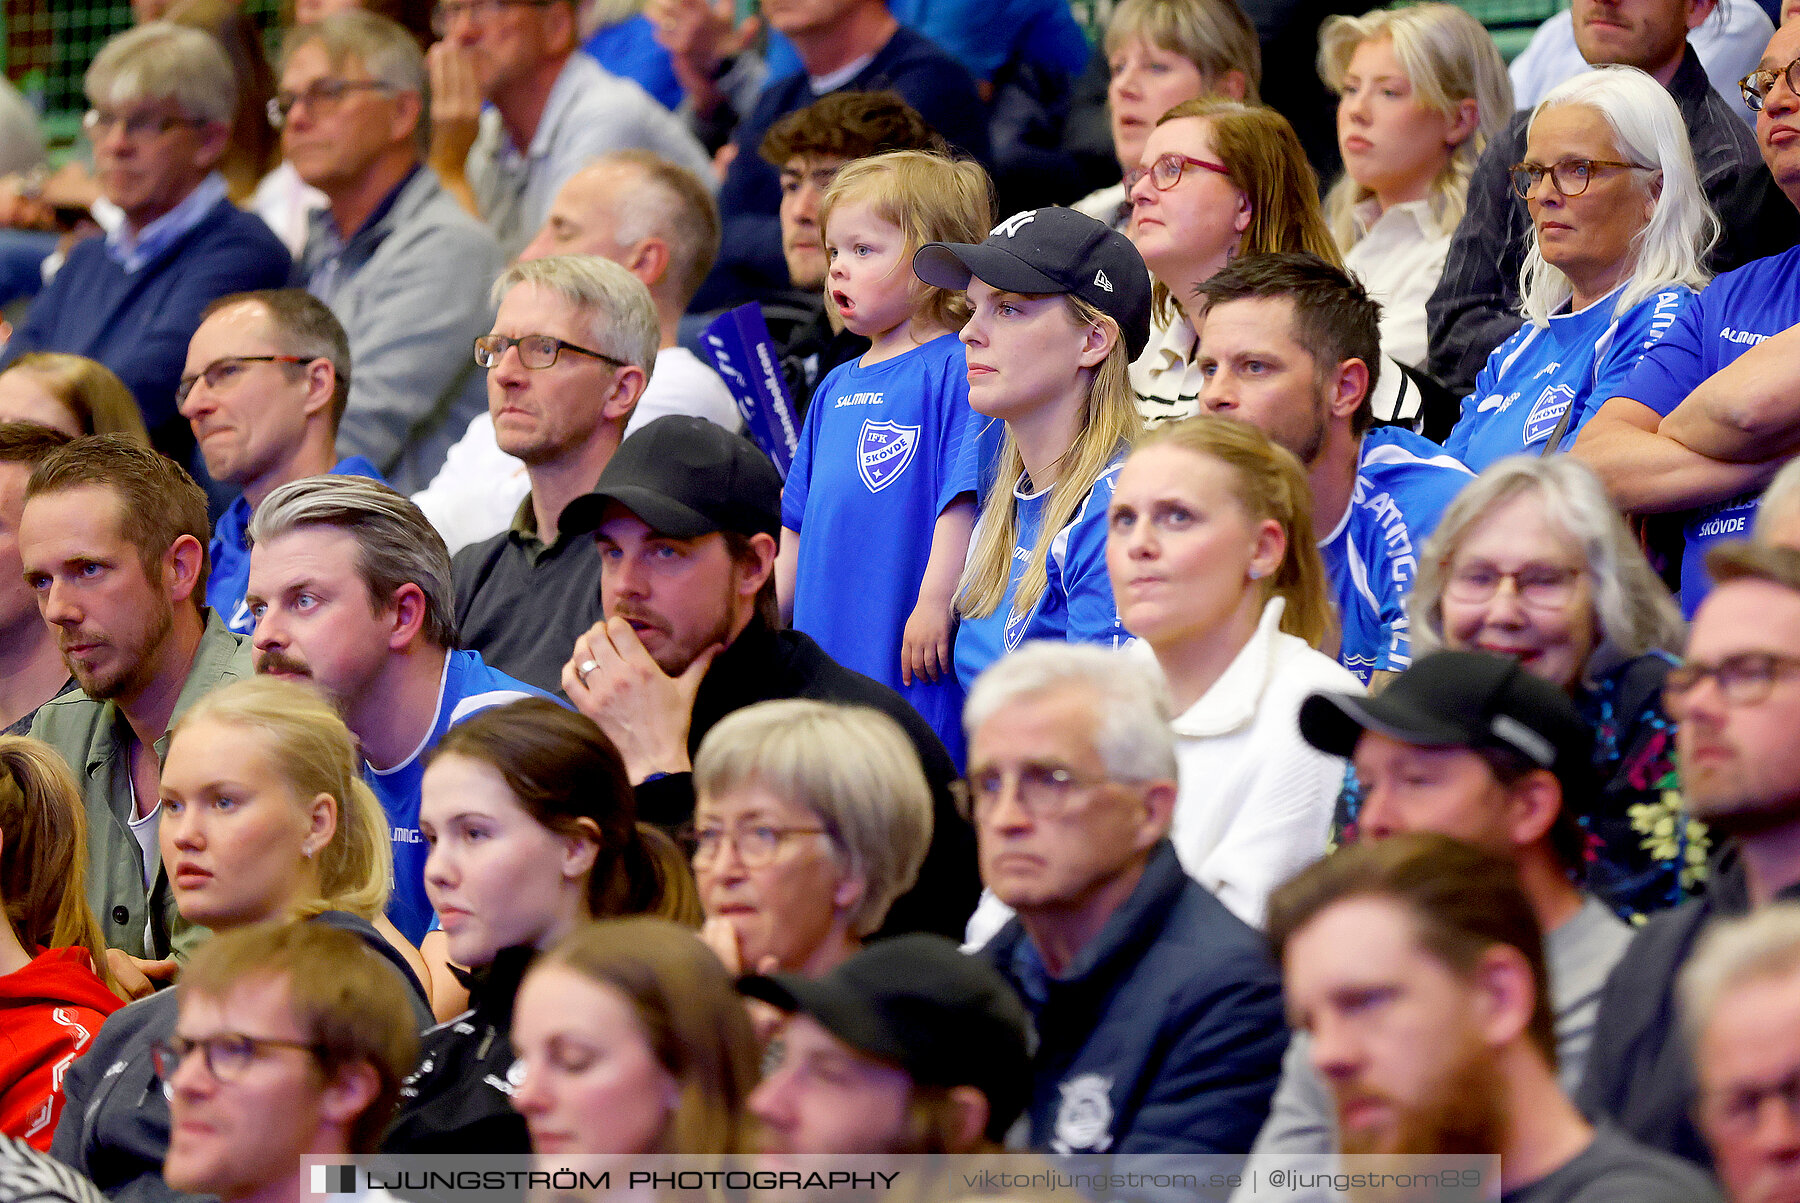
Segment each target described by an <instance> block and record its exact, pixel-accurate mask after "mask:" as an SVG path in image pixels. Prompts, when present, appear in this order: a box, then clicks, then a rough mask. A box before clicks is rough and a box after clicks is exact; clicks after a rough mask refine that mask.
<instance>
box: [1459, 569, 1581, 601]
mask: <svg viewBox="0 0 1800 1203" xmlns="http://www.w3.org/2000/svg"><path fill="white" fill-rule="evenodd" d="M1581 574H1582V570H1581V569H1579V568H1559V567H1557V566H1556V565H1554V564H1527V565H1525V566H1524V567H1522V568H1518V569H1515V570H1514V571H1512V572H1501V571H1500V570H1499V569H1498V568H1495V567H1494V566H1493V565H1492V564H1480V563H1476V564H1465V565H1463V566H1462V567H1460V568H1454V569H1452V570H1451V571H1450V574H1449V576H1448V577H1447V578H1446V579H1445V581H1444V597H1445V598H1446V599H1448V600H1450V601H1454V602H1461V603H1463V604H1464V605H1470V606H1477V605H1480V604H1481V603H1482V602H1485V601H1488V600H1489V599H1490V598H1492V597H1493V596H1494V595H1495V594H1496V593H1498V592H1499V591H1500V582H1501V581H1511V582H1512V588H1513V595H1514V596H1516V597H1517V598H1518V599H1519V600H1520V601H1521V602H1523V603H1524V604H1525V605H1526V606H1528V607H1530V608H1531V609H1533V610H1560V609H1562V608H1563V607H1565V606H1567V605H1568V604H1569V602H1570V601H1572V600H1573V599H1574V597H1575V584H1576V582H1577V581H1579V580H1580V579H1581Z"/></svg>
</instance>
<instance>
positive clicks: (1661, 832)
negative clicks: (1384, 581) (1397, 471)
mask: <svg viewBox="0 0 1800 1203" xmlns="http://www.w3.org/2000/svg"><path fill="white" fill-rule="evenodd" d="M1409 611H1410V615H1411V618H1412V639H1413V655H1414V656H1421V655H1424V654H1425V653H1427V652H1430V651H1434V650H1436V649H1438V648H1451V649H1454V650H1462V651H1486V652H1493V653H1496V654H1499V655H1504V656H1511V657H1513V658H1515V659H1517V660H1518V661H1519V664H1520V665H1521V667H1523V668H1525V669H1526V670H1527V671H1528V672H1530V673H1531V674H1532V675H1534V676H1537V677H1542V678H1543V679H1544V680H1546V681H1549V682H1550V683H1552V684H1553V685H1557V686H1559V687H1561V688H1562V689H1564V690H1567V691H1568V693H1569V695H1570V697H1571V698H1572V699H1573V700H1574V702H1575V707H1576V709H1577V710H1579V711H1580V712H1581V714H1582V716H1583V717H1584V718H1586V719H1587V720H1588V722H1590V723H1591V724H1593V727H1594V732H1595V740H1594V767H1595V770H1596V772H1595V777H1596V779H1597V781H1598V782H1599V786H1600V788H1599V792H1598V793H1597V794H1595V795H1594V796H1593V797H1590V798H1578V799H1572V800H1570V801H1571V803H1572V804H1573V805H1575V806H1576V807H1578V811H1577V817H1578V819H1579V820H1580V823H1581V827H1582V830H1583V832H1584V834H1585V835H1586V837H1587V846H1586V861H1587V863H1586V865H1585V866H1584V870H1585V871H1584V880H1583V883H1582V884H1583V885H1584V887H1585V888H1586V889H1587V891H1588V892H1589V893H1591V894H1595V895H1597V896H1598V897H1600V898H1601V899H1602V900H1603V901H1605V902H1607V903H1608V904H1610V905H1611V906H1612V907H1613V909H1614V910H1616V911H1617V912H1618V913H1619V914H1620V915H1622V916H1624V917H1626V918H1632V919H1635V918H1636V917H1638V916H1641V915H1644V914H1647V913H1649V912H1651V911H1655V910H1659V909H1662V908H1663V907H1668V906H1673V905H1675V904H1676V903H1678V902H1680V901H1682V900H1683V899H1684V898H1686V897H1687V896H1688V895H1689V894H1690V893H1692V892H1694V890H1695V887H1697V886H1698V885H1699V884H1700V882H1701V881H1702V880H1703V878H1704V876H1705V872H1706V850H1707V844H1708V841H1707V838H1706V834H1705V831H1704V829H1703V828H1702V827H1701V826H1700V825H1699V824H1698V823H1695V822H1694V821H1693V820H1691V819H1689V818H1688V817H1687V813H1686V811H1685V810H1684V809H1683V808H1682V805H1681V797H1680V788H1681V786H1680V778H1679V775H1678V773H1677V769H1676V765H1675V759H1674V753H1675V747H1674V734H1675V731H1674V723H1673V722H1672V721H1671V720H1670V719H1669V717H1668V716H1667V715H1666V714H1665V713H1664V712H1663V709H1662V682H1663V678H1664V676H1666V675H1667V674H1668V671H1669V669H1670V668H1671V667H1672V666H1673V665H1674V663H1675V660H1674V657H1673V656H1671V655H1670V650H1671V649H1674V648H1679V647H1680V646H1682V644H1683V643H1684V642H1685V632H1684V631H1683V628H1682V623H1681V615H1680V613H1679V611H1678V610H1677V609H1676V608H1675V602H1674V599H1673V598H1671V597H1670V596H1669V591H1668V589H1666V588H1665V587H1664V586H1663V584H1662V582H1661V581H1660V580H1659V579H1658V578H1657V576H1656V572H1655V570H1653V569H1652V568H1651V567H1650V564H1649V562H1648V561H1646V560H1645V559H1644V553H1643V552H1642V551H1641V550H1640V549H1639V547H1638V543H1637V540H1636V539H1635V538H1634V537H1633V536H1632V534H1631V531H1630V530H1629V529H1628V528H1627V527H1626V525H1625V522H1624V520H1623V519H1622V518H1621V517H1620V516H1619V513H1618V511H1617V510H1616V509H1615V508H1614V507H1613V505H1612V503H1611V501H1610V500H1609V499H1608V498H1607V495H1606V491H1605V490H1604V489H1603V488H1602V487H1601V485H1600V481H1599V480H1598V478H1596V477H1595V476H1594V474H1593V472H1592V471H1590V470H1589V469H1588V468H1587V467H1586V465H1584V464H1582V463H1580V462H1579V461H1577V460H1575V459H1572V458H1570V457H1568V456H1560V455H1558V456H1547V457H1546V456H1525V455H1519V456H1512V457H1509V458H1507V459H1503V460H1501V461H1499V462H1498V463H1496V464H1494V465H1493V466H1492V467H1490V468H1489V469H1488V470H1487V471H1485V472H1483V473H1482V474H1481V475H1480V476H1479V477H1477V478H1476V479H1475V480H1474V482H1473V483H1471V484H1469V485H1468V486H1467V487H1465V488H1464V489H1463V491H1462V492H1461V493H1459V494H1458V495H1457V497H1456V500H1455V501H1454V502H1452V503H1451V504H1450V507H1449V508H1448V509H1446V510H1445V511H1444V516H1443V519H1442V520H1441V521H1440V522H1439V523H1438V528H1437V531H1436V532H1435V533H1434V534H1433V535H1432V538H1431V540H1430V541H1429V542H1428V543H1426V545H1425V549H1424V552H1423V554H1421V556H1420V557H1419V575H1418V577H1417V578H1416V580H1415V581H1414V583H1413V593H1412V598H1411V602H1410V607H1409ZM1352 814H1353V811H1352Z"/></svg>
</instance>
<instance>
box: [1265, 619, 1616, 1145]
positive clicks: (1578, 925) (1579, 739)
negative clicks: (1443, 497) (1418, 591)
mask: <svg viewBox="0 0 1800 1203" xmlns="http://www.w3.org/2000/svg"><path fill="white" fill-rule="evenodd" d="M1300 732H1301V734H1302V735H1304V736H1305V737H1306V740H1307V742H1308V743H1310V744H1312V745H1313V746H1314V747H1316V748H1318V749H1319V750H1320V751H1322V752H1327V753H1329V754H1331V755H1333V756H1342V757H1345V758H1347V759H1350V760H1351V761H1352V762H1353V763H1354V764H1355V766H1356V779H1357V784H1358V787H1359V789H1358V800H1357V805H1356V807H1355V808H1354V809H1353V811H1352V820H1353V821H1352V822H1351V823H1350V824H1349V825H1348V826H1347V827H1346V829H1345V838H1346V840H1347V841H1349V840H1381V839H1386V838H1388V837H1389V836H1395V835H1407V834H1411V833H1415V832H1430V833H1433V834H1437V835H1447V836H1452V837H1455V838H1456V839H1460V840H1463V841H1464V842H1466V843H1469V844H1473V845H1475V846H1476V847H1479V848H1481V849H1482V850H1483V851H1485V852H1488V853H1491V854H1493V855H1495V856H1498V857H1500V858H1501V859H1503V860H1505V861H1506V862H1508V863H1510V864H1512V865H1513V866H1514V867H1515V868H1516V869H1517V872H1518V879H1519V887H1520V890H1521V892H1522V893H1523V894H1524V896H1525V899H1526V901H1527V902H1528V903H1529V904H1530V907H1531V910H1532V913H1533V914H1534V915H1535V917H1536V919H1537V923H1538V927H1539V928H1540V929H1541V930H1542V932H1543V934H1544V957H1545V960H1546V962H1547V963H1548V967H1549V974H1548V985H1549V993H1550V1004H1551V1009H1552V1011H1553V1013H1554V1020H1555V1034H1556V1056H1557V1070H1558V1077H1559V1080H1560V1081H1561V1083H1562V1085H1563V1088H1564V1089H1565V1090H1569V1091H1572V1090H1573V1089H1574V1088H1575V1085H1576V1084H1577V1083H1578V1082H1580V1080H1581V1071H1582V1067H1583V1065H1584V1064H1585V1062H1586V1059H1587V1050H1588V1044H1589V1042H1590V1041H1591V1040H1592V1038H1593V1032H1594V1016H1595V1013H1596V1012H1597V1011H1598V1010H1599V1006H1600V989H1601V987H1602V986H1603V985H1605V983H1606V975H1607V973H1608V972H1609V971H1610V970H1611V969H1612V967H1613V965H1614V964H1615V963H1616V962H1617V961H1618V959H1619V957H1620V956H1622V955H1623V954H1624V952H1625V946H1626V945H1627V944H1628V943H1630V941H1631V929H1630V928H1629V927H1628V926H1626V924H1625V923H1624V922H1623V921H1622V920H1620V919H1619V918H1618V917H1617V916H1615V915H1614V914H1613V913H1612V911H1611V910H1610V909H1609V908H1608V907H1607V906H1606V904H1605V903H1603V902H1601V901H1600V900H1599V899H1597V898H1595V897H1593V896H1592V895H1589V894H1585V893H1583V892H1582V891H1581V890H1580V889H1579V888H1577V886H1576V885H1575V884H1574V882H1573V881H1572V880H1571V877H1572V876H1574V877H1576V878H1578V877H1579V874H1580V872H1581V868H1582V864H1583V856H1582V852H1583V839H1582V833H1581V827H1580V824H1579V821H1578V820H1577V818H1576V816H1575V813H1574V808H1575V807H1576V806H1578V805H1580V804H1581V802H1582V801H1584V800H1585V799H1587V798H1590V797H1591V796H1592V789H1593V786H1592V773H1591V768H1590V766H1591V763H1592V756H1593V742H1594V737H1593V732H1592V731H1591V730H1590V729H1589V727H1588V726H1587V724H1586V723H1584V722H1583V721H1582V719H1581V716H1580V715H1579V714H1578V713H1577V712H1576V710H1575V707H1574V704H1573V703H1572V702H1570V701H1569V698H1568V695H1567V694H1565V693H1563V691H1562V690H1560V689H1558V688H1556V687H1555V686H1554V685H1551V684H1550V683H1549V682H1547V681H1544V680H1542V679H1540V678H1538V677H1534V676H1532V675H1531V674H1530V673H1529V672H1526V671H1525V670H1524V669H1523V668H1521V667H1520V666H1519V665H1518V663H1517V662H1516V661H1513V660H1511V659H1507V658H1505V657H1501V656H1495V655H1491V654H1489V653H1486V652H1436V653H1433V654H1432V655H1429V656H1426V657H1424V658H1422V659H1420V660H1419V661H1418V663H1416V664H1414V665H1413V666H1412V667H1411V668H1409V669H1407V670H1406V671H1405V672H1403V673H1401V674H1400V675H1399V676H1398V677H1396V678H1394V683H1393V684H1392V685H1390V686H1389V687H1388V688H1387V689H1386V690H1385V691H1383V692H1382V693H1380V694H1378V695H1376V696H1375V697H1365V696H1362V695H1360V694H1339V693H1315V694H1313V695H1312V696H1311V697H1309V698H1307V699H1306V702H1305V704H1304V705H1303V706H1302V707H1301V710H1300ZM1332 1112H1333V1108H1332V1104H1331V1099H1330V1095H1329V1094H1328V1093H1327V1089H1326V1085H1325V1082H1324V1080H1323V1079H1322V1078H1321V1077H1320V1076H1319V1074H1318V1073H1317V1071H1315V1070H1314V1069H1313V1063H1312V1049H1311V1046H1310V1041H1309V1038H1308V1037H1307V1036H1306V1035H1305V1034H1304V1033H1300V1034H1296V1035H1295V1037H1294V1041H1293V1043H1292V1044H1290V1045H1289V1046H1288V1052H1287V1056H1286V1059H1285V1060H1284V1062H1283V1064H1282V1077H1281V1085H1280V1086H1279V1087H1277V1088H1276V1091H1275V1099H1274V1102H1273V1103H1271V1105H1270V1108H1269V1122H1268V1123H1266V1124H1264V1125H1263V1130H1262V1132H1261V1133H1260V1134H1258V1136H1257V1138H1256V1146H1255V1150H1254V1151H1255V1152H1256V1153H1258V1154H1264V1153H1267V1154H1283V1155H1292V1154H1309V1153H1327V1152H1331V1151H1333V1148H1334V1143H1335V1141H1334V1136H1335V1129H1334V1126H1333V1124H1332V1120H1331V1116H1332Z"/></svg>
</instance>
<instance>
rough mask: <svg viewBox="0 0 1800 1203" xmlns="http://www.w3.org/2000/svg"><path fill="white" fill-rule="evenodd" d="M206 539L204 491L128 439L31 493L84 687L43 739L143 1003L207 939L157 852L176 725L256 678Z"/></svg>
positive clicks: (68, 458)
mask: <svg viewBox="0 0 1800 1203" xmlns="http://www.w3.org/2000/svg"><path fill="white" fill-rule="evenodd" d="M210 534H211V530H210V524H209V523H208V522H207V516H206V495H205V494H204V493H203V492H201V490H200V487H199V486H198V485H196V484H195V483H194V481H193V479H192V478H191V477H189V476H188V474H187V473H186V472H184V471H182V470H181V468H180V467H179V466H177V465H176V464H175V463H174V462H173V461H172V460H169V459H166V458H164V457H163V456H161V455H158V454H157V453H156V452H154V451H151V450H150V449H148V448H146V447H140V446H138V445H136V444H135V443H133V442H131V441H130V440H129V439H126V438H123V437H121V436H118V435H102V436H98V437H95V438H86V439H77V440H75V441H74V442H72V443H70V444H68V445H67V446H65V447H63V448H61V449H59V450H58V451H56V452H54V453H53V454H51V455H50V456H49V457H48V458H46V459H45V460H44V461H43V462H42V463H40V464H39V465H38V466H37V467H36V468H35V469H34V470H33V471H32V474H31V479H30V481H29V482H28V483H27V484H26V486H25V511H24V514H23V516H22V517H21V518H20V520H19V558H20V560H21V562H22V563H23V565H24V569H25V582H26V584H28V585H30V586H31V588H32V589H33V590H34V591H36V593H37V603H38V609H39V611H40V612H41V613H42V614H43V616H44V621H45V622H47V623H49V624H50V625H52V626H53V627H55V628H56V630H57V646H58V648H59V649H60V651H61V652H62V657H63V661H64V663H66V664H67V665H68V668H69V673H70V674H71V675H72V676H73V677H74V678H75V681H76V683H77V684H78V685H80V686H81V690H80V692H74V691H71V692H69V693H66V694H63V695H62V696H60V697H57V698H52V699H51V700H50V701H49V702H46V703H45V704H44V706H43V707H42V708H41V709H40V710H39V711H38V715H37V718H36V719H35V720H34V721H33V723H32V725H31V733H32V734H33V735H35V736H36V737H38V738H39V739H41V740H43V741H44V742H45V743H48V744H49V745H50V746H51V747H53V748H55V749H56V750H57V751H58V752H60V753H62V755H63V758H64V759H65V760H67V761H68V762H69V767H70V768H71V769H73V770H74V773H75V779H76V781H77V782H79V783H80V785H81V790H82V800H83V802H84V803H85V804H86V807H87V826H88V871H87V893H88V905H90V906H91V907H93V909H94V914H95V916H96V917H98V918H99V920H100V925H101V928H102V930H103V931H104V933H105V936H106V944H107V947H108V949H109V950H112V951H113V954H114V955H111V956H110V958H109V959H110V961H111V963H112V969H113V972H114V974H115V975H116V976H117V977H118V978H119V980H120V982H121V983H122V984H123V985H124V986H125V987H126V988H127V989H128V990H130V991H131V992H132V993H133V994H143V993H148V992H149V990H150V988H151V980H152V979H160V980H168V979H169V978H170V977H172V975H173V972H174V966H175V962H174V961H173V960H170V959H167V958H169V957H170V956H171V954H172V953H173V952H176V951H180V952H183V953H185V952H186V951H188V950H189V949H190V948H191V947H192V946H193V945H194V944H196V943H198V941H199V939H200V938H202V937H204V935H205V932H204V931H203V930H202V929H199V928H192V927H189V926H188V925H187V924H185V923H184V922H183V921H182V919H181V916H180V914H179V912H177V910H176V909H175V900H174V896H173V895H172V893H171V892H170V890H169V882H168V877H167V876H166V875H165V874H164V873H163V870H162V864H161V858H160V856H159V854H158V852H157V845H156V827H157V820H158V817H159V815H160V813H161V803H160V796H161V793H160V787H161V770H162V757H163V754H164V753H165V752H166V751H167V750H168V741H169V729H170V728H171V727H173V726H174V725H175V722H176V720H178V719H179V718H180V717H181V715H182V714H183V713H184V712H185V711H186V710H187V708H188V707H189V706H191V705H193V703H194V702H195V701H197V700H198V699H199V698H200V697H201V696H202V695H203V694H205V693H207V692H208V691H209V690H212V689H215V688H217V687H218V686H220V685H224V684H227V683H229V682H231V681H235V680H238V679H239V678H240V677H247V676H249V675H250V672H251V664H250V648H249V645H248V644H246V643H245V642H244V641H243V640H242V639H240V638H239V637H238V636H236V635H234V634H232V633H231V631H229V630H228V629H226V627H225V624H224V622H223V621H221V620H220V618H219V616H218V615H217V614H216V613H214V612H213V611H211V610H209V609H207V608H206V606H205V605H204V604H203V600H202V599H204V597H205V596H206V572H207V559H206V542H207V539H208V537H209V536H210ZM134 961H135V963H134Z"/></svg>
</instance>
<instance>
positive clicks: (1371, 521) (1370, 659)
mask: <svg viewBox="0 0 1800 1203" xmlns="http://www.w3.org/2000/svg"><path fill="white" fill-rule="evenodd" d="M1361 456H1362V458H1361V462H1360V463H1359V464H1358V465H1357V469H1356V485H1355V488H1354V490H1353V492H1352V493H1351V497H1350V505H1349V507H1348V508H1346V509H1345V511H1344V515H1343V517H1342V518H1340V519H1339V520H1338V524H1337V528H1336V529H1335V530H1333V531H1332V532H1331V533H1330V534H1328V535H1326V536H1325V537H1324V538H1323V539H1321V540H1320V541H1319V554H1320V555H1321V556H1322V557H1323V558H1324V560H1325V571H1326V574H1327V575H1328V576H1329V577H1330V578H1331V594H1332V599H1333V600H1334V601H1335V602H1336V603H1337V611H1338V622H1339V623H1340V624H1341V625H1342V627H1343V642H1342V643H1341V644H1340V645H1339V648H1338V663H1340V664H1342V665H1343V666H1344V667H1345V668H1347V669H1349V670H1350V671H1351V672H1353V673H1355V674H1356V675H1357V677H1358V678H1360V679H1361V680H1362V681H1363V683H1364V684H1367V683H1368V681H1369V678H1370V677H1371V676H1373V675H1374V674H1375V673H1377V672H1398V671H1400V670H1401V669H1403V668H1405V667H1406V666H1407V665H1409V664H1411V663H1412V642H1411V639H1410V638H1409V636H1408V633H1407V625H1406V599H1407V596H1408V595H1409V594H1411V593H1412V583H1413V577H1414V576H1415V575H1416V574H1417V573H1418V568H1419V549H1420V548H1421V547H1422V546H1423V545H1424V543H1425V540H1426V539H1427V538H1429V537H1430V535H1431V532H1432V531H1433V530H1435V529H1437V524H1438V519H1439V518H1440V517H1441V516H1442V515H1443V513H1444V507H1446V506H1448V505H1449V504H1450V499H1451V498H1453V497H1455V496H1456V494H1457V493H1458V492H1459V491H1461V489H1462V487H1463V486H1464V485H1466V484H1468V483H1469V480H1470V479H1471V477H1472V475H1473V474H1472V473H1471V472H1470V471H1469V470H1468V469H1467V468H1466V467H1464V466H1463V465H1462V463H1461V462H1460V461H1458V460H1457V459H1456V458H1455V457H1454V456H1452V455H1451V454H1450V453H1449V452H1447V451H1445V450H1444V449H1443V448H1442V447H1440V446H1438V445H1437V444H1436V443H1434V442H1432V441H1431V440H1430V439H1427V438H1425V437H1423V436H1422V435H1416V434H1414V433H1413V432H1412V431H1410V430H1406V429H1403V428H1402V427H1398V426H1380V427H1377V428H1375V429H1374V430H1371V431H1369V432H1368V433H1367V434H1365V435H1363V441H1362V451H1361Z"/></svg>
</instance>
